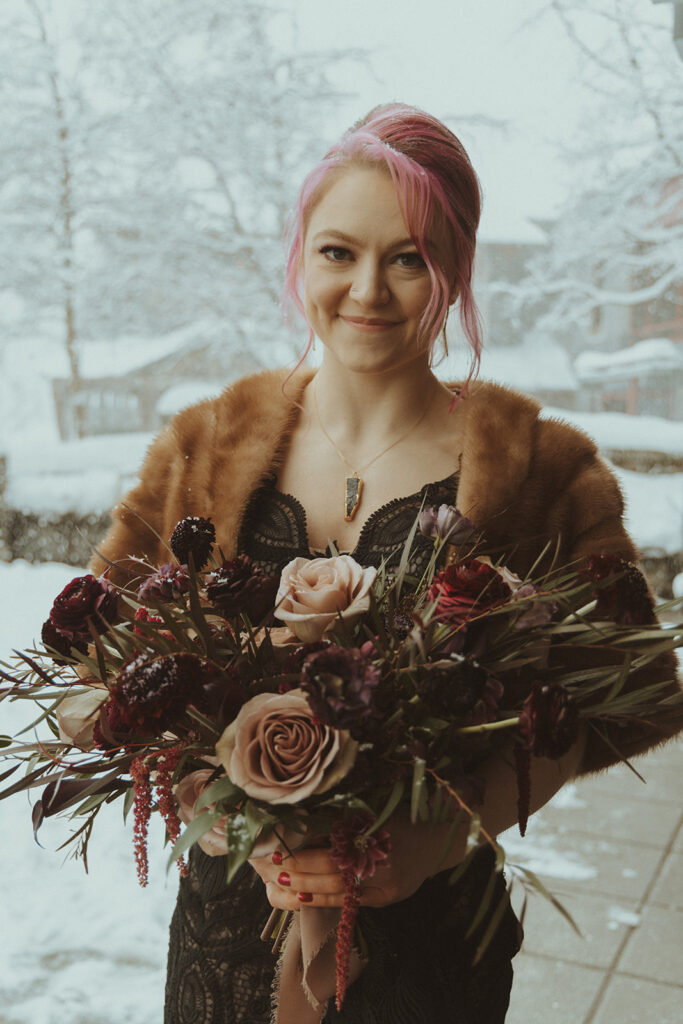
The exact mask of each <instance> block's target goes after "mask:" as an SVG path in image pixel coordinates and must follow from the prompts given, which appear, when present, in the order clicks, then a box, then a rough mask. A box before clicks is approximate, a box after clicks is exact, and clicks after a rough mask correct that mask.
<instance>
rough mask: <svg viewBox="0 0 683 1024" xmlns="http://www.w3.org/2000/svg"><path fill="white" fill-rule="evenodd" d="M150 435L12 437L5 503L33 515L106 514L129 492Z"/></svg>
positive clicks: (9, 449) (9, 447) (8, 450)
mask: <svg viewBox="0 0 683 1024" xmlns="http://www.w3.org/2000/svg"><path fill="white" fill-rule="evenodd" d="M152 436H153V435H152V434H149V433H131V434H112V435H109V434H103V435H99V436H97V437H87V438H83V439H82V440H79V441H57V440H52V441H45V442H43V444H38V443H36V440H35V438H30V437H29V438H28V439H16V438H15V439H13V440H12V441H11V442H10V444H9V445H8V449H7V454H8V460H7V464H8V484H7V491H6V494H5V501H6V502H7V504H8V505H9V506H10V507H12V508H19V509H24V510H26V511H29V510H30V511H32V512H38V513H41V512H43V513H47V512H55V513H67V512H75V513H77V514H79V515H88V514H90V513H102V512H107V511H108V510H109V509H110V508H112V506H113V505H115V504H116V502H117V501H118V500H119V498H121V496H122V495H123V494H125V493H126V492H127V491H128V490H130V488H131V486H132V484H133V482H134V480H135V476H136V473H137V470H138V468H139V466H140V463H141V462H142V459H143V457H144V454H145V452H146V450H147V447H148V445H149V443H150V441H151V440H152Z"/></svg>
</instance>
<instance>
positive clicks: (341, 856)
mask: <svg viewBox="0 0 683 1024" xmlns="http://www.w3.org/2000/svg"><path fill="white" fill-rule="evenodd" d="M373 821H374V818H372V817H371V816H370V815H369V814H366V813H364V812H363V811H359V812H358V813H357V814H354V815H352V816H351V817H350V818H347V819H346V820H345V821H338V822H337V823H336V824H335V825H334V827H333V829H332V833H331V837H330V838H331V841H332V845H331V849H330V859H331V860H333V861H334V863H335V864H336V865H337V866H338V868H339V869H340V871H352V872H353V874H354V875H355V876H356V877H357V878H358V879H360V881H363V879H364V878H371V877H372V875H374V873H375V870H376V869H377V868H378V867H381V866H382V865H383V864H386V861H387V859H388V857H389V854H390V853H391V836H390V835H389V833H388V832H387V830H386V829H384V828H378V829H376V831H374V832H373V833H372V835H366V832H367V830H368V829H369V828H370V826H371V825H372V823H373Z"/></svg>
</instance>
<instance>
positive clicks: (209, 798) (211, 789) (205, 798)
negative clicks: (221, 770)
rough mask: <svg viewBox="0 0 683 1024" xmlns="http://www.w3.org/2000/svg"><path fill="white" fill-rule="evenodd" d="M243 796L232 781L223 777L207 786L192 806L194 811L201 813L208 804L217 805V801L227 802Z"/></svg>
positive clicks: (225, 776)
mask: <svg viewBox="0 0 683 1024" xmlns="http://www.w3.org/2000/svg"><path fill="white" fill-rule="evenodd" d="M243 796H244V794H243V792H242V790H241V789H239V788H238V787H237V786H236V785H235V783H234V782H233V781H232V779H229V778H228V777H227V775H224V776H223V777H222V778H220V779H216V781H215V782H212V783H211V785H210V786H207V787H206V789H205V790H204V792H203V793H202V794H201V795H200V796H199V798H198V800H197V802H196V804H195V805H194V809H195V811H201V809H202V808H203V807H208V805H209V804H215V803H218V801H219V800H229V799H230V798H231V797H243Z"/></svg>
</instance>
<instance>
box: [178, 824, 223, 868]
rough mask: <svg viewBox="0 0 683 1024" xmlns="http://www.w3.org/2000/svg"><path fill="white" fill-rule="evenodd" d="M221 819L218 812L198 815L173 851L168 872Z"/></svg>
mask: <svg viewBox="0 0 683 1024" xmlns="http://www.w3.org/2000/svg"><path fill="white" fill-rule="evenodd" d="M220 818H221V815H220V813H218V812H217V811H204V812H203V813H202V814H198V815H197V816H196V818H193V819H192V821H191V822H190V824H189V825H188V826H187V827H186V829H185V831H184V832H183V833H182V835H181V836H180V837H179V838H178V840H177V841H176V844H175V846H174V847H173V849H172V850H171V855H170V857H169V858H168V863H167V865H166V870H167V871H168V870H169V869H170V868H171V866H172V865H173V864H175V863H176V861H177V860H179V858H180V857H182V855H183V854H184V853H185V852H186V850H189V849H190V847H191V846H193V845H194V844H195V843H196V842H197V840H198V839H200V838H201V837H202V836H203V835H204V834H205V833H206V832H208V831H209V829H212V828H213V826H214V825H215V824H216V822H217V821H219V820H220Z"/></svg>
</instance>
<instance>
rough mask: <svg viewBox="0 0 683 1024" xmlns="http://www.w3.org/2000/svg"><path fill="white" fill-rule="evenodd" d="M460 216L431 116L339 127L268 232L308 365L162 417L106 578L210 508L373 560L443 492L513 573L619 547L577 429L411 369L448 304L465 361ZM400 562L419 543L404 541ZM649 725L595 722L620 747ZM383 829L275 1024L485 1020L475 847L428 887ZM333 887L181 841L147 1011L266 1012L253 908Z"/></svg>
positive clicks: (590, 758)
mask: <svg viewBox="0 0 683 1024" xmlns="http://www.w3.org/2000/svg"><path fill="white" fill-rule="evenodd" d="M479 212H480V194H479V187H478V182H477V178H476V175H475V173H474V170H473V168H472V166H471V164H470V162H469V159H468V157H467V155H466V153H465V151H464V150H463V148H462V146H461V144H460V143H459V141H458V140H457V139H456V138H455V136H454V135H453V134H452V133H451V132H450V131H449V130H448V129H447V128H446V127H445V126H444V125H443V124H441V123H440V122H439V121H437V120H436V119H434V118H432V117H430V116H428V115H427V114H424V113H422V112H421V111H418V110H416V109H414V108H410V107H404V106H402V105H390V106H387V107H381V108H377V109H376V110H374V111H372V112H371V113H370V114H369V115H368V117H367V118H366V119H365V120H364V121H363V122H361V123H360V124H358V125H356V126H354V128H353V129H351V130H350V131H349V132H347V133H346V135H345V136H344V137H343V138H342V140H341V142H340V143H339V144H338V145H337V146H335V147H334V148H333V149H332V150H331V151H330V152H329V153H328V154H327V156H326V157H325V159H324V160H323V161H322V163H321V164H320V165H318V167H316V168H315V169H314V170H313V171H312V172H311V174H310V175H309V176H308V178H307V179H306V181H305V182H304V185H303V188H302V191H301V194H300V197H299V201H298V204H297V207H296V209H295V213H294V216H293V220H292V226H291V232H290V255H289V263H288V272H287V286H286V291H287V294H288V297H289V298H290V299H293V300H294V302H295V304H296V305H298V307H299V309H300V310H301V311H302V312H304V314H305V316H306V319H307V321H308V324H309V327H310V329H311V337H312V336H313V334H315V335H316V336H317V337H318V338H319V339H320V340H321V342H322V344H323V346H324V354H323V360H322V365H321V367H320V369H319V371H318V372H317V373H316V374H315V375H313V374H312V373H310V372H306V371H301V372H297V373H295V374H294V375H290V376H288V375H286V374H284V373H272V372H271V373H266V374H261V375H258V376H256V377H252V378H248V379H246V380H244V381H241V382H239V383H238V384H236V385H235V386H234V387H232V388H230V389H228V390H227V391H226V392H225V393H224V394H223V395H222V396H221V397H220V398H219V399H216V400H213V401H209V402H204V403H201V404H200V405H198V406H195V407H193V408H190V409H187V410H185V411H184V412H183V413H181V414H180V415H179V416H178V417H176V419H175V421H174V422H173V423H172V424H171V425H170V427H169V428H167V430H166V431H165V432H164V433H163V434H162V435H161V436H160V437H159V438H158V439H157V441H156V442H155V443H154V445H153V446H152V448H151V449H150V452H149V454H148V456H147V459H146V461H145V464H144V466H143V469H142V473H141V483H140V484H139V485H138V487H136V488H135V489H134V490H133V491H132V492H131V493H130V495H128V497H127V498H126V501H125V504H122V505H121V506H119V507H118V508H117V509H116V510H115V520H116V521H115V524H114V526H113V528H112V530H111V532H110V534H109V536H108V538H107V539H106V540H105V542H104V544H103V546H102V553H103V555H104V557H105V558H106V559H109V560H111V561H113V562H117V563H119V569H118V571H119V573H120V574H121V577H122V578H123V575H124V573H125V569H126V565H125V560H126V556H141V555H144V556H145V557H147V558H148V559H149V560H151V561H152V562H153V563H157V564H158V563H159V562H161V561H163V560H165V559H164V552H163V548H162V547H161V546H160V542H159V540H158V538H159V537H167V536H169V534H170V532H171V530H172V529H173V526H174V525H175V523H176V522H177V521H178V520H179V519H181V518H183V517H184V516H187V515H201V516H211V517H212V519H213V521H214V523H215V525H216V531H217V537H218V542H219V544H220V545H221V547H222V549H223V551H224V553H225V555H226V557H232V556H233V555H234V554H235V553H236V552H237V551H240V552H244V553H247V554H249V555H250V556H251V557H252V558H253V559H254V561H255V562H256V563H257V564H258V565H260V566H262V567H264V568H266V569H267V570H268V571H269V572H274V571H276V570H277V569H279V568H281V567H282V566H283V565H284V564H285V563H286V562H288V561H289V560H290V559H291V558H293V557H295V556H297V555H301V554H304V555H309V556H310V555H312V554H313V553H315V552H324V551H325V549H326V548H327V547H328V544H329V543H330V541H334V543H335V544H336V546H337V548H338V549H339V550H344V551H349V552H352V553H353V554H354V557H356V559H357V560H358V561H360V562H362V563H364V564H375V565H377V564H379V562H380V561H381V560H382V559H383V558H389V559H390V560H391V559H392V558H393V559H394V560H395V558H396V551H397V550H399V549H400V548H401V547H402V544H403V542H404V540H405V538H406V536H407V533H408V530H409V529H410V526H411V525H412V523H413V520H414V518H415V515H416V513H417V511H418V509H419V507H420V505H421V503H422V501H423V500H426V502H427V504H430V505H438V504H440V503H444V502H445V503H450V504H456V503H457V506H458V508H459V509H460V510H461V511H462V512H464V513H465V514H467V515H468V516H469V517H470V518H471V519H473V520H474V521H475V522H476V523H477V525H478V526H479V527H481V528H482V529H483V530H484V531H485V534H486V537H487V539H488V540H489V541H490V542H491V543H492V544H494V545H499V546H501V547H504V548H505V549H506V550H508V551H509V552H512V555H511V557H512V562H511V564H512V565H513V566H514V567H515V568H516V569H517V570H518V571H522V572H524V571H526V570H528V569H529V567H530V566H531V564H532V563H533V561H534V559H535V558H536V557H537V556H538V554H539V552H540V551H541V550H542V549H543V547H544V545H545V544H546V543H547V541H548V540H551V541H553V542H554V543H557V544H558V545H559V553H560V557H561V558H563V559H564V560H565V561H570V560H572V559H576V558H578V557H580V556H582V555H585V554H590V553H593V552H598V551H601V552H606V553H607V552H609V553H612V552H614V553H619V554H621V555H622V556H624V557H625V558H628V559H631V558H633V557H634V550H633V546H632V544H631V542H630V540H629V538H628V537H627V535H626V533H625V532H624V529H623V525H622V520H621V516H622V510H623V506H622V500H621V496H620V494H619V491H618V488H617V485H616V483H615V481H614V478H613V477H612V475H611V474H610V472H609V471H608V470H607V468H606V467H605V466H604V465H603V464H602V463H601V462H600V460H599V459H598V457H597V454H596V451H595V447H594V445H593V444H592V443H591V442H590V441H589V440H588V439H587V438H586V437H585V436H583V435H582V434H579V433H577V432H575V431H574V430H572V429H571V428H569V427H567V426H565V425H563V424H560V423H556V422H548V421H540V420H539V419H538V407H537V406H536V404H535V403H533V402H532V401H530V400H528V399H526V398H523V397H522V396H521V395H517V394H515V393H513V392H509V391H506V390H505V389H502V388H498V387H495V386H493V385H487V384H479V383H475V384H466V385H465V386H464V387H462V388H461V389H459V390H457V391H455V392H454V391H452V390H450V389H449V388H447V387H446V386H445V385H443V384H441V383H440V382H439V381H437V379H436V377H435V376H434V374H433V373H432V370H431V361H432V355H433V353H434V350H435V345H436V341H437V337H438V335H439V333H440V331H441V330H442V328H443V327H444V326H445V321H446V317H447V314H448V310H449V308H450V307H451V306H452V305H454V304H455V303H456V302H457V303H458V305H459V311H460V318H461V322H462V324H463V327H464V330H465V333H466V335H467V337H468V339H469V342H470V344H471V346H472V349H473V353H474V361H475V363H476V361H477V360H478V357H479V353H480V348H481V340H480V335H479V328H478V320H477V313H476V306H475V303H474V299H473V296H472V289H471V280H472V265H473V258H474V250H475V232H476V228H477V224H478V221H479ZM414 557H415V559H416V560H417V562H418V564H419V562H420V558H421V557H424V550H422V552H421V551H420V549H419V545H418V550H417V551H416V554H415V556H414ZM102 567H103V564H102V561H99V562H98V563H97V565H96V568H97V569H99V570H101V569H102ZM128 568H129V569H130V570H131V571H135V566H134V564H132V565H129V566H128ZM665 670H666V671H669V670H670V665H669V664H668V663H667V665H666V666H665ZM661 738H662V737H661V736H660V735H653V734H650V733H648V734H644V733H643V732H640V733H637V734H636V733H635V732H628V733H627V734H626V735H622V734H619V736H618V737H616V739H617V740H618V745H619V749H620V750H621V751H622V752H623V753H624V754H632V753H637V752H639V751H641V750H644V749H646V748H647V747H648V746H651V745H652V744H653V743H654V742H657V741H658V740H660V739H661ZM616 759H617V758H616V756H615V754H614V751H613V749H612V748H611V747H610V746H609V745H607V744H606V743H604V741H600V740H598V739H596V738H594V737H593V738H591V739H590V740H588V741H587V740H586V739H585V737H582V738H581V741H580V742H579V743H577V745H576V746H575V748H573V749H572V750H570V751H569V753H568V754H567V755H565V757H564V758H563V759H562V761H561V762H560V764H559V766H558V764H557V763H556V762H552V763H551V762H545V761H543V760H541V759H537V760H535V763H534V765H533V768H532V785H531V791H532V794H533V799H534V804H535V807H538V806H540V805H541V804H542V803H544V802H545V801H546V800H547V799H549V798H550V796H551V795H552V794H553V793H554V792H555V790H556V789H557V788H559V786H560V785H561V784H562V783H563V782H564V781H565V780H566V779H567V778H569V777H570V776H572V775H573V774H575V773H576V772H581V771H590V770H595V769H597V768H602V767H604V766H606V765H607V764H609V763H612V762H613V761H614V760H616ZM482 776H483V779H482V781H484V782H485V794H486V795H485V798H484V802H483V805H482V806H481V807H480V808H479V810H480V812H481V815H482V821H483V824H484V826H485V827H486V828H487V829H488V831H489V832H491V833H493V834H497V833H498V832H500V831H502V830H503V829H505V828H507V827H508V826H510V825H512V824H513V823H514V821H515V820H516V784H515V779H514V774H513V772H512V769H511V768H510V765H509V762H508V761H507V760H506V759H505V758H502V757H501V758H497V759H491V761H490V763H488V764H487V765H486V766H485V767H484V769H483V770H482ZM391 832H392V857H391V864H390V866H389V867H387V868H383V869H381V870H378V871H377V873H376V875H375V877H374V878H373V879H372V880H370V882H368V883H367V884H366V886H365V887H364V889H363V891H362V895H361V912H360V921H361V929H362V932H363V935H364V936H365V938H366V940H367V942H368V946H369V952H370V957H369V964H368V966H367V967H366V969H365V970H364V971H363V973H361V975H360V977H359V978H358V979H357V980H356V981H355V982H354V984H352V985H351V987H350V989H349V991H348V993H347V997H346V1000H345V1003H344V1006H343V1008H342V1011H341V1013H339V1012H337V1011H335V1010H334V1009H333V1007H332V1005H331V1003H330V1004H329V1006H328V1008H327V1010H326V1011H314V1010H313V1008H312V1007H311V1006H310V1004H309V1003H307V1002H306V1000H305V999H300V998H299V996H298V995H294V994H292V992H291V991H289V992H288V996H287V999H286V1000H283V999H281V1000H280V1005H279V1009H278V1016H277V1019H278V1021H279V1022H280V1024H288V1022H292V1024H294V1022H305V1021H309V1020H310V1021H319V1020H321V1019H324V1021H325V1022H328V1024H329V1022H332V1021H339V1022H348V1024H351V1022H358V1024H360V1022H363V1024H365V1022H367V1024H389V1022H391V1024H402V1022H404V1021H405V1022H406V1024H408V1022H410V1024H418V1022H425V1024H427V1022H429V1024H445V1022H446V1021H448V1022H454V1024H496V1022H499V1021H503V1019H504V1017H505V1013H506V1009H507V1005H508V998H509V989H510V984H511V977H512V970H511V959H512V957H513V956H514V953H515V952H516V951H517V948H518V945H519V939H518V928H517V926H516V922H515V920H514V917H513V915H512V914H511V912H509V913H508V914H507V916H506V918H505V919H504V921H503V923H502V924H501V926H500V927H499V928H498V931H497V933H496V937H495V939H494V941H493V942H492V943H491V945H490V946H489V948H488V950H487V952H486V954H485V955H484V957H483V958H482V959H481V960H480V961H479V962H478V963H477V965H476V966H473V965H472V954H473V950H474V948H475V945H476V941H477V938H478V936H480V935H481V933H482V930H483V929H484V928H485V927H486V923H487V921H486V920H485V921H483V922H482V923H481V925H480V927H479V930H478V931H477V933H476V934H475V936H474V937H468V936H467V934H466V933H467V929H468V927H469V924H470V922H471V921H472V918H473V916H474V913H475V912H476V909H477V907H478V906H479V902H480V899H481V896H482V892H483V888H484V885H485V883H486V881H487V879H488V877H489V871H490V860H489V856H488V851H486V850H483V851H481V852H480V853H479V854H478V855H477V858H475V862H474V864H473V866H472V867H471V868H469V869H468V871H467V872H466V873H465V874H464V875H463V876H462V878H461V880H460V882H458V884H456V885H455V886H453V887H449V886H448V884H447V878H448V875H449V874H450V870H447V869H448V868H449V866H452V865H453V864H455V863H457V862H458V861H459V860H460V859H461V858H462V857H463V856H464V852H465V850H464V837H460V838H459V840H458V841H456V842H455V844H454V846H453V847H452V849H451V852H450V855H449V857H448V859H447V860H446V861H445V862H441V863H440V862H439V861H440V856H441V853H442V850H443V836H442V835H440V834H438V833H437V834H433V833H431V832H430V831H429V830H426V829H425V828H422V827H421V826H413V827H411V826H409V825H406V823H405V821H404V819H403V817H402V816H401V815H400V814H398V815H396V816H395V818H394V820H393V821H392V823H391ZM444 869H446V870H444ZM264 883H265V884H264ZM499 884H500V886H502V884H503V883H502V881H501V882H500V883H499ZM499 895H500V893H499ZM342 900H343V885H342V882H341V878H340V875H339V873H338V871H337V870H336V869H335V866H334V864H333V863H332V862H331V861H330V859H329V857H328V855H327V854H326V852H325V851H324V850H307V851H303V852H301V853H299V854H298V855H297V856H296V858H295V859H293V860H290V861H288V870H287V871H286V872H283V870H282V866H281V864H280V863H279V857H278V856H277V855H276V856H275V857H271V856H269V855H266V856H263V857H254V858H253V860H252V862H251V866H245V868H244V869H243V870H242V872H241V873H240V874H239V875H238V877H237V878H236V879H235V881H234V882H233V883H232V885H231V886H230V888H229V889H228V888H226V887H225V885H224V864H223V859H222V858H208V857H206V856H205V855H204V854H203V853H202V852H201V851H198V850H196V849H195V850H194V851H193V855H192V858H191V874H190V877H189V878H188V879H187V880H185V881H183V882H182V883H181V888H180V896H179V902H178V906H177V908H176V913H175V915H174V920H173V923H172V928H171V949H170V957H169V979H168V985H167V1004H166V1018H165V1020H166V1024H190V1022H192V1024H219V1022H220V1024H226V1022H233V1021H234V1022H253V1024H256V1022H258V1024H265V1022H266V1021H267V1020H268V1019H269V993H270V988H271V983H272V979H273V973H274V969H275V965H274V961H273V957H272V955H271V954H270V952H269V950H268V947H267V946H265V945H263V944H261V943H260V942H259V940H258V935H259V933H260V930H261V926H262V925H263V923H264V920H265V919H266V918H267V916H268V913H269V911H270V908H271V907H280V908H283V909H294V910H296V909H298V908H300V907H301V906H302V904H307V905H310V906H320V907H329V906H332V907H339V906H341V903H342ZM496 903H497V900H496V899H494V900H493V901H492V904H491V906H492V908H493V907H495V905H496Z"/></svg>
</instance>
